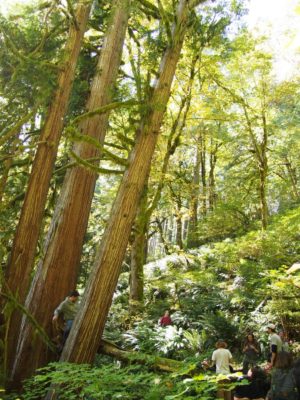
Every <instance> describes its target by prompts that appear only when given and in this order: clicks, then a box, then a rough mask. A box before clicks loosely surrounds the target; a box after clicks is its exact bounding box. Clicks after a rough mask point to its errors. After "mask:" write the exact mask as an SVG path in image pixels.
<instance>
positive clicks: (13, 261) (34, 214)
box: [6, 1, 91, 365]
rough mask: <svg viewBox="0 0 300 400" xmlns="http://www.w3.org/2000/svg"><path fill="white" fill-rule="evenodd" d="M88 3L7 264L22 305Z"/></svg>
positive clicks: (16, 323) (12, 338)
mask: <svg viewBox="0 0 300 400" xmlns="http://www.w3.org/2000/svg"><path fill="white" fill-rule="evenodd" d="M90 6H91V2H86V1H84V2H80V3H79V5H78V9H77V12H76V20H77V24H76V26H75V24H72V26H71V28H70V31H69V36H68V41H67V44H66V50H65V62H64V64H63V69H62V71H61V72H60V74H59V77H58V88H57V90H56V93H55V96H54V99H53V102H52V103H51V106H50V109H49V111H48V115H47V119H46V122H45V125H44V127H43V130H42V133H41V137H40V140H39V145H38V148H37V151H36V155H35V159H34V162H33V165H32V170H31V174H30V178H29V182H28V188H27V190H26V195H25V200H24V204H23V207H22V211H21V216H20V220H19V224H18V227H17V231H16V235H15V238H14V243H13V248H12V252H11V255H10V260H9V263H8V267H7V274H6V283H7V287H6V289H7V291H8V292H9V293H10V294H13V295H14V296H16V298H17V300H18V301H19V302H20V303H21V304H23V303H24V302H25V298H26V295H27V291H28V288H29V284H30V279H31V272H32V268H33V263H34V257H35V252H36V246H37V241H38V237H39V233H40V229H41V226H42V221H43V214H44V209H45V204H46V199H47V194H48V190H49V185H50V179H51V175H52V171H53V166H54V161H55V158H56V155H57V149H58V144H59V140H60V137H61V133H62V130H63V124H64V121H63V120H64V116H65V113H66V111H67V108H68V102H69V97H70V92H71V88H72V83H73V79H74V75H75V68H76V64H77V59H78V55H79V52H80V48H81V43H82V38H83V35H84V32H85V30H86V25H87V21H88V17H89V12H90ZM20 321H21V315H20V313H19V312H17V311H15V312H14V313H13V315H12V317H11V320H10V333H9V342H8V358H9V360H8V361H9V362H8V364H9V365H11V363H12V360H13V358H14V355H15V349H16V341H17V335H18V333H19V327H20Z"/></svg>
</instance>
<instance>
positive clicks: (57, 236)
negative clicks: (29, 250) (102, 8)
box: [11, 0, 130, 386]
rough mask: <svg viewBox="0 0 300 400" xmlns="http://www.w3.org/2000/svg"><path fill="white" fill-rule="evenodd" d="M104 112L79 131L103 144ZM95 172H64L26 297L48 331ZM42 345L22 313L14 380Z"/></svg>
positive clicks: (122, 18) (118, 40)
mask: <svg viewBox="0 0 300 400" xmlns="http://www.w3.org/2000/svg"><path fill="white" fill-rule="evenodd" d="M129 7H130V1H129V0H115V2H114V5H113V7H112V15H111V23H110V24H109V27H108V31H107V34H106V37H105V40H104V43H103V48H102V51H101V55H100V58H99V61H98V65H97V68H96V74H95V77H94V79H93V83H92V87H91V93H90V97H89V100H88V102H87V106H86V109H87V111H88V112H89V111H92V110H95V109H98V108H101V107H102V106H105V105H106V104H108V103H109V102H110V101H111V98H112V92H113V87H114V84H115V81H116V77H117V73H118V69H119V66H120V62H121V56H122V49H123V44H124V39H125V34H126V30H127V22H128V16H129V11H128V10H129ZM107 122H108V113H106V114H96V115H94V116H93V117H91V118H89V119H84V120H83V121H82V123H81V124H80V126H79V129H80V131H81V133H82V134H84V135H87V136H89V137H92V138H94V139H96V140H98V141H99V143H100V144H103V142H104V138H105V132H106V128H107ZM74 153H76V155H77V156H78V157H80V158H82V159H84V160H89V159H95V158H96V159H98V158H99V156H100V154H99V149H98V148H97V147H95V146H93V145H91V144H89V143H87V142H79V143H77V144H76V146H75V148H74ZM96 180H97V173H96V172H95V171H93V170H91V169H87V168H85V167H84V166H82V165H77V166H75V167H73V168H72V169H70V170H69V171H68V173H67V174H66V177H65V180H64V183H63V187H62V190H61V194H60V198H59V200H58V204H57V207H56V209H55V213H54V216H53V220H52V222H51V226H50V230H49V234H48V237H47V241H46V245H45V251H44V258H43V260H41V262H40V263H39V265H38V269H37V272H36V274H35V277H34V280H33V283H32V286H31V289H30V292H29V294H28V297H27V299H26V307H27V309H28V311H29V312H30V313H31V314H32V315H33V316H34V317H35V319H36V321H37V322H38V323H39V324H40V326H42V327H43V328H44V329H45V330H46V332H47V333H50V332H51V320H52V315H53V310H54V309H55V307H56V306H57V305H58V303H59V302H60V301H61V300H62V299H63V298H64V297H65V296H66V294H67V293H68V292H69V291H70V289H72V288H74V286H75V284H76V279H77V274H78V265H79V261H80V256H81V251H82V244H83V239H84V235H85V232H86V228H87V223H88V217H89V213H90V208H91V202H92V197H93V193H94V188H95V183H96ZM45 350H46V345H45V344H44V343H43V341H42V339H41V338H40V337H37V336H34V329H33V327H32V325H31V323H30V322H29V321H28V319H27V318H26V317H24V318H23V321H22V326H21V330H20V335H19V342H18V348H17V353H16V357H15V362H14V365H13V369H12V373H11V379H12V381H13V382H14V385H15V386H18V385H19V384H20V382H21V381H22V380H23V379H25V378H26V377H28V376H30V375H32V373H33V372H34V371H35V369H36V368H38V367H40V366H42V365H45V364H46V363H47V361H49V355H48V354H47V352H46V351H45Z"/></svg>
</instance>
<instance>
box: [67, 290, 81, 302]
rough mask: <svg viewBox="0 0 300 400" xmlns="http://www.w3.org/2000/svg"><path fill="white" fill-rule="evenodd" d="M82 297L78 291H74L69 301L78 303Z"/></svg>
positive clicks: (70, 294)
mask: <svg viewBox="0 0 300 400" xmlns="http://www.w3.org/2000/svg"><path fill="white" fill-rule="evenodd" d="M79 296H80V294H79V292H78V291H77V290H72V292H70V293H69V295H68V299H69V300H70V301H72V303H76V301H77V300H78V297H79Z"/></svg>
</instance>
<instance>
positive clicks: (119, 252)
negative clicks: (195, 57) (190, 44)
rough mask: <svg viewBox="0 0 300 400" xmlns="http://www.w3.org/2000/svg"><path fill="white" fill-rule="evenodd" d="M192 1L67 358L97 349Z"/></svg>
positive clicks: (89, 355) (182, 16)
mask: <svg viewBox="0 0 300 400" xmlns="http://www.w3.org/2000/svg"><path fill="white" fill-rule="evenodd" d="M188 3H189V2H188V1H187V0H181V1H180V3H179V6H178V12H177V15H176V18H175V20H176V25H175V26H174V27H173V31H172V44H170V47H168V48H167V50H166V52H165V54H164V57H163V59H162V62H161V66H160V71H159V72H160V73H159V78H158V80H157V83H156V85H155V88H154V91H153V94H152V98H151V101H150V110H149V113H148V116H147V117H146V118H145V120H144V121H143V123H142V125H141V127H140V130H139V135H138V137H137V140H136V144H135V147H134V149H133V151H132V153H131V156H130V159H129V167H128V169H127V171H126V172H125V174H124V176H123V180H122V182H121V184H120V187H119V190H118V194H117V196H116V199H115V202H114V205H113V208H112V212H111V216H110V219H109V222H108V226H107V228H106V230H105V233H104V236H103V239H102V242H101V246H100V247H99V250H98V254H97V256H96V261H95V265H94V268H93V271H92V273H91V276H90V279H89V282H88V285H87V288H86V292H85V296H84V299H83V301H82V305H81V308H80V311H79V313H78V315H77V317H76V319H75V321H74V326H73V328H72V330H71V333H70V336H69V338H68V340H67V343H66V346H65V348H64V350H63V354H62V357H61V360H62V361H71V362H78V363H81V362H91V361H92V360H93V359H94V356H95V353H96V351H97V348H98V345H99V341H100V339H101V336H102V332H103V329H104V325H105V321H106V318H107V314H108V311H109V308H110V305H111V301H112V297H113V293H114V290H115V287H116V284H117V281H118V277H119V274H120V270H121V266H122V261H123V258H124V255H125V251H126V247H127V243H128V239H129V236H130V232H131V228H132V224H133V221H134V218H135V215H136V212H137V208H138V204H139V200H140V196H141V193H142V190H143V188H144V184H145V182H146V178H147V176H148V174H149V170H150V166H151V159H152V156H153V152H154V149H155V145H156V142H157V138H158V135H159V130H160V127H161V124H162V120H163V116H164V112H165V108H166V104H167V101H168V99H169V96H170V88H171V84H172V80H173V77H174V73H175V69H176V65H177V62H178V59H179V56H180V52H181V48H182V43H183V38H184V34H185V30H186V27H187V21H188V16H189V11H190V10H189V7H188Z"/></svg>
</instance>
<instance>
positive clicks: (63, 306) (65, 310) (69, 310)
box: [52, 290, 80, 344]
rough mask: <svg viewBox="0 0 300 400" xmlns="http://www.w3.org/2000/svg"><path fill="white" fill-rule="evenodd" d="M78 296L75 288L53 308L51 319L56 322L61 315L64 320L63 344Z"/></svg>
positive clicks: (75, 310)
mask: <svg viewBox="0 0 300 400" xmlns="http://www.w3.org/2000/svg"><path fill="white" fill-rule="evenodd" d="M79 296H80V295H79V292H78V291H77V290H72V292H70V293H69V295H68V296H67V297H66V298H65V300H64V301H62V302H61V303H60V305H59V306H58V307H57V308H56V309H55V310H54V315H53V318H52V321H53V322H55V323H57V320H58V318H59V317H60V316H62V317H63V319H64V322H65V326H64V331H63V339H62V342H63V344H65V342H66V340H67V337H68V336H69V333H70V330H71V327H72V324H73V321H74V318H75V315H76V313H77V311H78V303H77V300H78V297H79Z"/></svg>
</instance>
